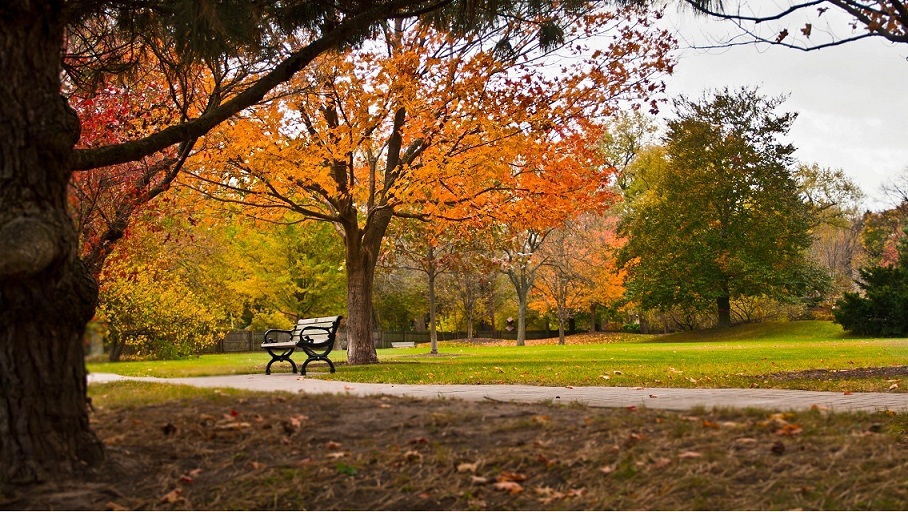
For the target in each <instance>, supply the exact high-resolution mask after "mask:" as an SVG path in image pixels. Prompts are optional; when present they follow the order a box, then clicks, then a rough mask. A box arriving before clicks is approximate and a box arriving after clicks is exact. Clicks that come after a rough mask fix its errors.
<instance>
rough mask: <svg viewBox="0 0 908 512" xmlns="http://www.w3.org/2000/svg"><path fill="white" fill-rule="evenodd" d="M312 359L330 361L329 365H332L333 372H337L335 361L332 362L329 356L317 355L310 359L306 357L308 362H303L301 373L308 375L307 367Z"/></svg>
mask: <svg viewBox="0 0 908 512" xmlns="http://www.w3.org/2000/svg"><path fill="white" fill-rule="evenodd" d="M312 361H324V362H326V363H328V366H330V367H331V373H335V371H336V370H335V368H334V363H332V362H331V360H330V359H328V358H327V357H319V356H316V357H310V358H309V359H306V362H305V363H303V366H301V367H300V375H306V367H307V366H309V363H311V362H312Z"/></svg>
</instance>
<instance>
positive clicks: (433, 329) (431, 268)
mask: <svg viewBox="0 0 908 512" xmlns="http://www.w3.org/2000/svg"><path fill="white" fill-rule="evenodd" d="M427 256H428V258H427V260H428V272H427V274H429V342H430V343H429V345H430V346H431V349H430V350H429V352H430V353H431V354H438V318H437V315H438V312H437V311H435V308H436V305H435V278H436V276H437V274H438V265H437V264H436V262H435V248H434V247H429V253H428V255H427Z"/></svg>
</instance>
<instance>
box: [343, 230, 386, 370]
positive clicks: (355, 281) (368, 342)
mask: <svg viewBox="0 0 908 512" xmlns="http://www.w3.org/2000/svg"><path fill="white" fill-rule="evenodd" d="M347 240H348V242H347V245H348V247H347V364H372V363H377V362H378V353H377V352H376V351H375V340H373V339H372V291H373V281H374V279H375V261H374V260H371V258H369V257H368V255H367V254H363V253H362V251H361V250H359V251H357V250H356V248H355V247H354V248H352V249H351V247H350V245H351V244H350V242H349V237H348V238H347ZM352 245H355V246H356V245H359V244H352Z"/></svg>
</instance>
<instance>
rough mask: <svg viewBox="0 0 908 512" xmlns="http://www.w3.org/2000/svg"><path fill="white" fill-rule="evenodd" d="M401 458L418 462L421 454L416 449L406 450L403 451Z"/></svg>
mask: <svg viewBox="0 0 908 512" xmlns="http://www.w3.org/2000/svg"><path fill="white" fill-rule="evenodd" d="M403 458H404V460H406V461H409V462H418V461H421V460H422V454H421V453H419V452H418V451H416V450H407V451H406V452H404V454H403Z"/></svg>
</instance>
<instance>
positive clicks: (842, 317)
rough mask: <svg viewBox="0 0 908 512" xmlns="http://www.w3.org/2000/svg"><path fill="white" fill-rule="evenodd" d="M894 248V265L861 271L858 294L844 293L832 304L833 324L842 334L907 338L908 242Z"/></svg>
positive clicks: (907, 232)
mask: <svg viewBox="0 0 908 512" xmlns="http://www.w3.org/2000/svg"><path fill="white" fill-rule="evenodd" d="M905 234H906V236H908V231H906V233H905ZM897 248H898V261H897V263H894V264H891V265H871V266H868V267H864V268H861V269H860V270H859V271H858V272H859V274H860V279H859V280H858V286H859V287H860V289H861V293H846V294H845V296H844V297H843V298H842V299H841V300H839V301H838V302H837V303H836V308H835V309H834V310H833V315H834V316H835V321H836V323H838V324H841V325H842V327H844V328H845V330H846V331H850V332H852V333H854V334H857V335H860V336H875V337H876V336H883V337H901V336H906V335H908V266H906V265H905V263H906V262H908V239H906V238H905V237H903V238H902V239H901V240H899V242H898V244H897Z"/></svg>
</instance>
